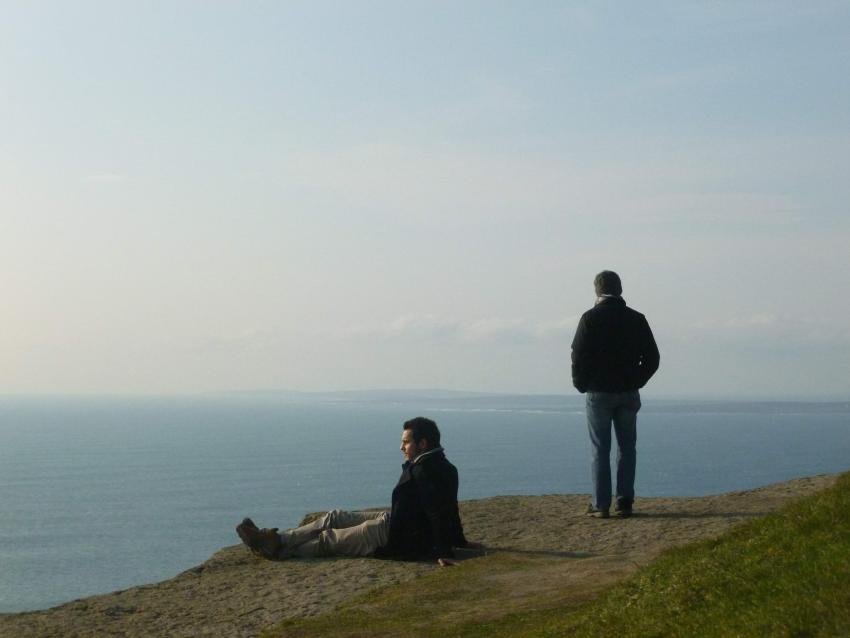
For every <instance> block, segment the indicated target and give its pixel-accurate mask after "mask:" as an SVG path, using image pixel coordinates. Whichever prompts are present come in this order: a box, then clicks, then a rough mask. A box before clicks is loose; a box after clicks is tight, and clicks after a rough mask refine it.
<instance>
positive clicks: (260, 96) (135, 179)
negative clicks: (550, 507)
mask: <svg viewBox="0 0 850 638" xmlns="http://www.w3.org/2000/svg"><path fill="white" fill-rule="evenodd" d="M848 202H850V3H848V2H830V1H829V0H824V1H822V2H815V3H801V2H796V1H792V2H769V3H768V2H747V1H745V0H742V1H734V2H733V1H729V2H724V1H719V2H681V1H671V2H643V3H622V2H620V3H607V2H567V1H564V2H546V1H538V2H533V3H527V2H499V1H487V2H477V1H471V0H470V1H464V2H454V1H453V2H442V1H437V0H428V1H427V2H426V1H423V2H410V1H386V2H372V1H366V0H364V1H356V2H350V1H340V2H323V1H310V2H283V1H281V2H271V1H268V2H266V1H259V0H257V1H240V2H226V1H215V2H211V1H209V0H204V1H188V0H185V1H184V0H169V1H158V0H153V1H146V2H141V1H138V2H129V1H113V0H104V1H99V2H94V1H91V0H78V1H76V2H64V1H61V2H60V1H53V2H49V1H39V0H34V1H33V2H26V3H24V2H13V1H12V0H9V1H8V2H7V1H0V292H2V299H3V303H2V305H0V394H66V393H67V394H101V393H104V394H113V393H119V394H181V393H207V392H229V391H253V390H275V389H291V390H303V391H314V390H315V391H318V390H360V389H377V388H381V389H384V388H443V389H450V390H468V391H483V392H510V393H575V391H574V390H573V388H572V386H571V382H570V366H569V357H570V343H571V341H572V337H573V334H574V332H575V327H576V324H577V321H578V318H579V317H580V316H581V314H582V313H583V312H584V311H585V310H587V309H589V308H590V307H591V306H592V305H593V302H594V291H593V283H592V282H593V277H594V275H595V274H596V273H597V272H599V271H600V270H603V269H612V270H615V271H617V272H618V273H619V274H620V275H621V277H622V280H623V287H624V293H623V296H624V298H625V299H626V301H627V303H629V305H630V306H632V307H634V308H636V309H638V310H640V311H641V312H643V313H644V314H645V315H646V316H647V318H648V320H649V322H650V324H651V326H652V329H653V332H654V334H655V337H656V340H657V342H658V345H659V349H660V351H661V368H660V369H659V371H658V373H657V374H656V376H655V377H654V378H653V379H652V381H650V384H649V385H648V386H647V388H646V389H645V391H644V394H647V393H649V394H651V395H654V396H659V397H661V396H671V397H773V398H838V399H844V400H847V399H850V322H849V321H848V317H850V250H849V249H848V245H850V215H848V212H850V211H848Z"/></svg>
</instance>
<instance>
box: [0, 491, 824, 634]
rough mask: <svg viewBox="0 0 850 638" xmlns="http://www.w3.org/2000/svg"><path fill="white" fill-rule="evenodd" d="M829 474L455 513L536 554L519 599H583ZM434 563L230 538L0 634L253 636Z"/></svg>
mask: <svg viewBox="0 0 850 638" xmlns="http://www.w3.org/2000/svg"><path fill="white" fill-rule="evenodd" d="M834 481H835V476H834V475H833V476H818V477H811V478H802V479H796V480H793V481H789V482H787V483H779V484H776V485H769V486H767V487H762V488H759V489H755V490H748V491H745V492H734V493H730V494H721V495H716V496H707V497H702V498H645V499H640V498H639V499H638V500H637V502H636V503H635V509H636V514H635V516H634V517H632V518H630V519H625V520H621V519H618V518H616V517H612V518H611V519H608V520H600V519H594V518H589V517H587V516H586V515H585V514H584V511H585V509H586V507H587V502H588V496H587V495H548V496H500V497H495V498H490V499H484V500H480V501H468V502H464V503H462V504H461V514H462V517H463V522H464V527H465V528H466V530H467V536H468V537H469V538H470V539H473V540H477V541H481V542H483V543H485V544H486V545H487V547H488V549H489V551H490V552H493V553H496V552H498V553H502V554H504V555H515V556H517V557H523V558H535V559H539V561H538V560H535V562H536V563H538V564H539V568H538V569H535V570H534V571H533V572H531V573H529V572H528V571H527V570H525V573H526V576H524V577H523V576H519V577H517V576H510V577H511V578H512V579H515V580H512V588H511V589H512V592H513V593H512V595H513V596H515V598H516V601H515V602H516V605H519V606H521V605H522V601H523V600H524V599H528V600H531V599H538V600H539V598H540V596H541V595H542V596H554V595H557V596H558V597H559V598H562V599H566V598H570V599H572V600H573V601H575V600H581V599H584V598H586V597H590V596H592V595H593V594H594V593H595V592H597V591H598V590H600V589H601V588H603V587H605V586H607V585H609V584H611V583H613V582H616V581H617V580H620V579H621V578H623V577H624V576H626V575H628V574H630V573H632V572H633V571H634V570H635V569H637V567H638V566H640V565H643V564H645V563H647V562H649V561H651V560H652V559H654V558H655V557H656V556H657V555H658V553H659V552H661V551H662V550H664V549H666V548H668V547H672V546H675V545H681V544H683V543H688V542H691V541H695V540H699V539H704V538H710V537H714V536H717V535H719V534H721V533H723V532H725V531H726V530H728V529H729V528H730V527H732V526H733V525H735V524H736V523H739V522H741V521H744V520H748V519H750V518H753V517H756V516H762V515H764V514H767V513H769V512H772V511H774V510H775V509H777V508H778V507H780V506H782V505H783V504H785V503H787V502H789V500H791V499H793V498H797V497H801V496H805V495H808V494H812V493H814V492H816V491H819V490H821V489H824V488H826V487H828V486H830V485H832V484H833V482H834ZM234 538H235V533H234ZM433 569H439V568H438V567H436V566H434V565H430V564H424V563H398V562H392V561H378V560H373V559H345V558H338V559H313V560H288V561H282V562H269V561H264V560H262V559H258V558H256V557H254V556H252V555H251V554H250V553H249V552H248V551H247V550H246V549H245V548H243V547H242V546H238V545H236V546H232V547H227V548H224V549H222V550H221V551H219V552H217V553H215V554H214V555H213V556H212V557H211V558H210V559H209V560H208V561H206V562H205V563H204V564H203V565H199V566H198V567H196V568H194V569H191V570H189V571H187V572H184V573H182V574H180V575H178V576H177V577H175V578H173V579H171V580H167V581H164V582H162V583H157V584H153V585H145V586H142V587H133V588H131V589H127V590H124V591H120V592H114V593H111V594H106V595H103V596H93V597H90V598H85V599H82V600H77V601H73V602H70V603H67V604H65V605H61V606H59V607H54V608H52V609H48V610H44V611H37V612H28V613H21V614H0V636H2V637H4V638H5V637H10V638H11V637H15V638H18V637H20V638H26V637H30V636H32V637H35V636H38V637H39V638H42V637H43V638H48V637H54V636H55V637H57V638H58V637H62V638H73V637H78V636H79V637H82V636H86V637H94V636H97V637H105V636H127V637H137V636H138V637H149V636H169V637H181V636H221V637H228V638H230V637H248V636H256V635H257V634H258V632H259V631H260V630H262V629H265V628H267V627H269V626H271V625H274V624H275V623H277V622H279V621H280V620H282V619H284V618H288V617H293V616H305V615H313V614H318V613H323V612H327V611H328V610H331V609H333V608H334V607H335V606H337V605H339V604H340V603H343V602H346V601H349V600H351V599H352V598H354V597H355V596H357V595H359V594H361V593H363V592H365V591H367V590H369V589H372V588H375V587H377V586H381V585H387V584H392V583H399V582H403V581H409V580H412V579H415V578H417V577H418V576H420V575H422V574H424V573H428V572H430V571H431V570H433ZM455 569H464V566H463V565H461V566H460V567H457V568H455ZM496 602H497V603H498V601H496Z"/></svg>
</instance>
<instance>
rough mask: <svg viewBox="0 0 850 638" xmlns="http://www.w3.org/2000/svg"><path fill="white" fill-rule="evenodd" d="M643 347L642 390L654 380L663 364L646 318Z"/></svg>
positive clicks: (641, 364) (641, 366) (641, 365)
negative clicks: (656, 372)
mask: <svg viewBox="0 0 850 638" xmlns="http://www.w3.org/2000/svg"><path fill="white" fill-rule="evenodd" d="M641 345H642V348H641V350H642V352H641V362H640V387H641V388H642V387H643V386H645V385H646V383H647V381H649V380H650V379H651V378H652V375H653V374H655V371H656V370H658V366H659V364H660V363H661V355H660V353H659V352H658V345H657V344H656V343H655V337H654V336H653V335H652V330H651V329H650V327H649V322H647V320H646V318H645V317H644V318H643V338H642V344H641Z"/></svg>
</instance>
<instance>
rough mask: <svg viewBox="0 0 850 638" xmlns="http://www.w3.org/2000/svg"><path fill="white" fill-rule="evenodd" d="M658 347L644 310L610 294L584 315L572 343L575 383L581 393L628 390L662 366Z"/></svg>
mask: <svg viewBox="0 0 850 638" xmlns="http://www.w3.org/2000/svg"><path fill="white" fill-rule="evenodd" d="M659 359H660V357H659V354H658V346H657V345H656V343H655V338H654V337H653V335H652V330H650V328H649V323H648V322H647V321H646V317H644V316H643V315H642V314H641V313H639V312H638V311H636V310H633V309H632V308H629V307H628V306H626V302H625V301H624V300H623V299H622V297H619V296H616V297H607V298H603V299H601V300H600V302H599V303H598V304H596V306H594V307H593V308H591V309H590V310H588V311H587V312H585V313H584V315H582V317H581V320H580V321H579V325H578V329H577V330H576V335H575V338H574V339H573V344H572V376H573V385H574V386H575V387H576V389H577V390H579V392H588V391H589V392H627V391H629V390H637V389H639V388H642V387H643V386H644V385H646V382H647V381H649V378H650V377H651V376H652V375H653V374H654V373H655V371H656V370H657V369H658V364H659Z"/></svg>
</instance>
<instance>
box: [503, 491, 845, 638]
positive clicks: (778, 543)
mask: <svg viewBox="0 0 850 638" xmlns="http://www.w3.org/2000/svg"><path fill="white" fill-rule="evenodd" d="M612 629H616V632H617V634H618V636H642V637H643V636H689V637H690V636H694V637H698V636H795V637H799V638H803V637H805V636H850V474H844V475H843V476H841V477H840V478H839V480H838V482H837V484H836V485H835V486H834V487H832V488H830V489H829V490H826V491H824V492H822V493H820V494H816V495H814V496H812V497H809V498H806V499H803V500H801V501H799V502H797V503H794V504H791V505H789V506H787V507H785V508H783V509H782V510H780V511H779V512H777V513H775V514H772V515H770V516H767V517H765V518H763V519H760V520H756V521H752V522H751V523H748V524H746V525H742V526H740V527H738V528H736V529H735V530H733V531H732V532H730V533H728V534H726V535H724V536H723V537H721V538H719V539H717V540H714V541H706V542H702V543H697V544H695V545H691V546H687V547H683V548H679V549H676V550H672V551H670V552H667V553H665V554H664V556H662V557H661V558H660V559H659V560H658V561H656V562H655V563H653V564H652V565H650V566H649V567H647V568H646V569H644V570H641V571H640V572H639V573H638V574H636V575H635V577H633V578H630V579H629V580H627V581H626V582H624V583H622V584H621V585H618V586H616V587H614V588H612V589H611V590H610V591H609V592H607V593H606V595H604V596H603V597H601V598H600V599H599V600H597V601H596V602H595V603H594V604H592V605H589V606H587V607H585V608H583V609H581V610H580V611H578V612H576V613H573V614H558V613H557V612H554V613H551V614H549V617H548V618H547V619H545V620H543V619H541V622H540V623H539V624H538V625H537V626H536V627H534V629H533V630H532V631H529V632H522V631H520V632H515V633H514V634H513V635H527V636H562V635H565V634H569V635H576V636H596V635H600V634H602V633H604V632H606V631H611V630H612Z"/></svg>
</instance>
